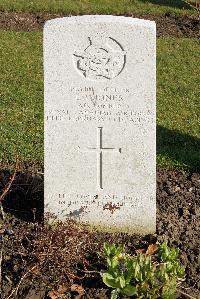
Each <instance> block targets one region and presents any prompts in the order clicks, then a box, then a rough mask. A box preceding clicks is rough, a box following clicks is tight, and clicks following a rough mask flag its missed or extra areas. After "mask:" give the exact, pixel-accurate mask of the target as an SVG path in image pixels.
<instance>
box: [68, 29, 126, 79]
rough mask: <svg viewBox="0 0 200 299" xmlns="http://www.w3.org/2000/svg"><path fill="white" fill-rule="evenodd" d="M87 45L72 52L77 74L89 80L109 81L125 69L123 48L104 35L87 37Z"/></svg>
mask: <svg viewBox="0 0 200 299" xmlns="http://www.w3.org/2000/svg"><path fill="white" fill-rule="evenodd" d="M88 39H89V45H87V46H86V47H85V48H84V49H83V48H81V49H78V50H76V51H75V52H74V54H73V55H74V58H75V64H76V67H77V69H78V70H79V72H80V73H81V74H82V75H83V76H84V77H85V78H87V79H90V80H98V81H99V80H101V81H102V80H110V79H113V78H115V77H117V76H118V75H119V74H120V73H121V72H122V70H123V69H124V67H125V63H126V55H125V51H124V49H123V47H122V46H121V45H120V43H119V42H117V41H116V40H115V39H114V38H112V37H108V36H107V35H105V34H96V35H94V36H92V37H89V38H88Z"/></svg>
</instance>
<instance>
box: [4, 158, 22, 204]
mask: <svg viewBox="0 0 200 299" xmlns="http://www.w3.org/2000/svg"><path fill="white" fill-rule="evenodd" d="M17 168H18V160H17V161H16V166H15V171H14V173H13V175H12V177H11V180H10V181H9V182H8V184H6V186H5V188H4V190H3V193H2V194H1V195H0V202H2V200H4V197H5V196H6V194H7V193H8V192H9V190H10V187H11V185H12V183H13V181H14V179H15V176H16V173H17Z"/></svg>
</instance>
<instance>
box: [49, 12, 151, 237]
mask: <svg viewBox="0 0 200 299" xmlns="http://www.w3.org/2000/svg"><path fill="white" fill-rule="evenodd" d="M155 36H156V34H155V23H154V22H151V21H147V20H140V19H133V18H128V17H114V16H81V17H67V18H61V19H54V20H51V21H48V22H47V23H46V24H45V28H44V82H45V83H44V87H45V90H44V92H45V211H48V212H51V213H55V214H56V215H57V216H58V217H59V218H61V219H66V218H75V219H77V220H80V221H82V222H85V223H90V224H91V225H94V226H97V227H99V228H100V229H102V230H104V229H105V230H108V231H123V232H128V233H140V234H143V233H152V232H154V231H155V225H156V170H155V168H156V167H155V165H156V162H155V157H156V146H155V144H156V142H155V140H156V137H155V131H156V124H155V106H156V102H155V90H156V82H155V78H156V75H155V71H156V62H155V57H156V54H155V51H156V50H155V42H156V37H155Z"/></svg>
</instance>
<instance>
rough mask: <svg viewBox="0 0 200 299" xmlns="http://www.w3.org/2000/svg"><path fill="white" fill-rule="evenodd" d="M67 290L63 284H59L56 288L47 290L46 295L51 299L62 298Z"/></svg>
mask: <svg viewBox="0 0 200 299" xmlns="http://www.w3.org/2000/svg"><path fill="white" fill-rule="evenodd" d="M66 291H67V288H66V287H65V286H64V285H59V287H58V289H57V290H52V291H50V292H48V296H49V297H50V298H51V299H62V298H64V297H65V296H66V295H65V292H66Z"/></svg>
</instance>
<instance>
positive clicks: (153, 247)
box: [146, 244, 159, 255]
mask: <svg viewBox="0 0 200 299" xmlns="http://www.w3.org/2000/svg"><path fill="white" fill-rule="evenodd" d="M158 249H159V246H158V245H157V244H151V245H149V247H148V248H147V251H146V254H148V255H154V254H155V253H157V252H158Z"/></svg>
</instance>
